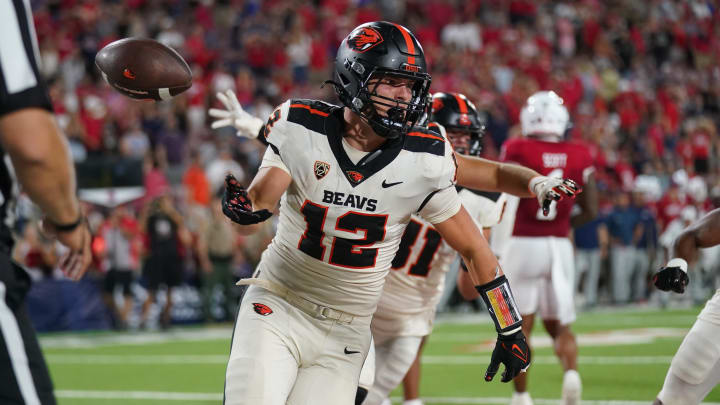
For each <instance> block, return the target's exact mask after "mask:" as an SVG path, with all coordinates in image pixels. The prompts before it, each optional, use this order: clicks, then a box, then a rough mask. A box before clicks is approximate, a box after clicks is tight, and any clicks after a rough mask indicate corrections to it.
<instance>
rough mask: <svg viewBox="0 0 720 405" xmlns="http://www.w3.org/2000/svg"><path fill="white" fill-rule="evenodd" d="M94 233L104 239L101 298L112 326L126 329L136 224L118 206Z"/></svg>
mask: <svg viewBox="0 0 720 405" xmlns="http://www.w3.org/2000/svg"><path fill="white" fill-rule="evenodd" d="M97 236H98V237H100V238H102V240H103V242H104V244H103V246H104V249H103V250H102V251H101V252H100V253H101V255H100V258H101V259H102V267H103V269H104V270H105V271H106V273H105V281H104V288H103V292H104V294H103V299H104V301H105V304H106V305H107V306H108V308H109V309H110V313H111V316H112V320H113V325H114V326H115V328H117V329H126V328H127V325H128V318H129V316H130V311H131V310H132V307H133V294H132V289H131V284H132V282H133V279H134V278H135V274H136V273H137V271H138V270H139V267H140V266H139V253H140V252H139V246H138V244H139V242H140V228H139V226H138V223H137V221H136V220H135V219H134V218H133V217H132V215H130V213H129V212H128V210H127V209H126V208H125V207H123V206H118V207H115V208H114V209H113V210H112V211H111V213H110V217H109V218H108V219H107V221H106V223H105V224H103V225H102V226H101V227H100V229H99V230H98V232H97ZM118 287H119V288H120V289H121V291H122V296H123V303H122V305H121V307H120V308H119V309H118V307H117V305H116V304H115V290H116V289H117V288H118Z"/></svg>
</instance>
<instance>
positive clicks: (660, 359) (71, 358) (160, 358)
mask: <svg viewBox="0 0 720 405" xmlns="http://www.w3.org/2000/svg"><path fill="white" fill-rule="evenodd" d="M45 358H46V359H47V361H48V362H49V363H51V364H106V365H113V364H118V365H126V364H225V363H227V359H228V356H227V355H219V354H213V355H162V354H161V355H155V354H148V355H125V354H101V355H96V354H48V355H46V356H45ZM670 360H672V356H580V357H579V358H578V362H579V363H580V364H583V365H633V364H670ZM488 361H489V357H487V356H471V355H455V356H430V355H424V356H423V357H422V362H423V364H440V365H452V364H459V365H463V364H468V365H471V364H485V363H487V362H488ZM532 361H533V363H534V364H557V362H558V360H557V357H555V356H535V357H533V360H532Z"/></svg>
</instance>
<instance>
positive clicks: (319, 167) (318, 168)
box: [315, 160, 330, 180]
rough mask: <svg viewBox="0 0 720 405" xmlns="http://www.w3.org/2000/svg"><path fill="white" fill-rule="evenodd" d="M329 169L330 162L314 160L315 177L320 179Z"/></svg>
mask: <svg viewBox="0 0 720 405" xmlns="http://www.w3.org/2000/svg"><path fill="white" fill-rule="evenodd" d="M329 171H330V164H329V163H325V162H321V161H319V160H316V161H315V177H316V178H317V179H318V180H320V179H322V178H323V177H325V175H326V174H328V172H329Z"/></svg>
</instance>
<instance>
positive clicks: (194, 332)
mask: <svg viewBox="0 0 720 405" xmlns="http://www.w3.org/2000/svg"><path fill="white" fill-rule="evenodd" d="M231 337H232V328H193V329H177V330H170V331H167V332H137V333H135V332H126V333H107V334H100V335H93V334H89V335H81V334H72V335H60V336H43V337H41V338H40V345H41V346H42V347H43V349H48V348H63V349H68V348H83V349H89V348H93V347H105V346H118V345H134V346H136V345H145V344H150V343H166V342H178V341H189V340H215V339H225V340H227V347H228V348H230V338H231Z"/></svg>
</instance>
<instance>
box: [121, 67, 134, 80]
mask: <svg viewBox="0 0 720 405" xmlns="http://www.w3.org/2000/svg"><path fill="white" fill-rule="evenodd" d="M123 76H125V77H127V78H128V79H134V78H135V73H133V72H132V70H130V69H127V68H125V70H123Z"/></svg>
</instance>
